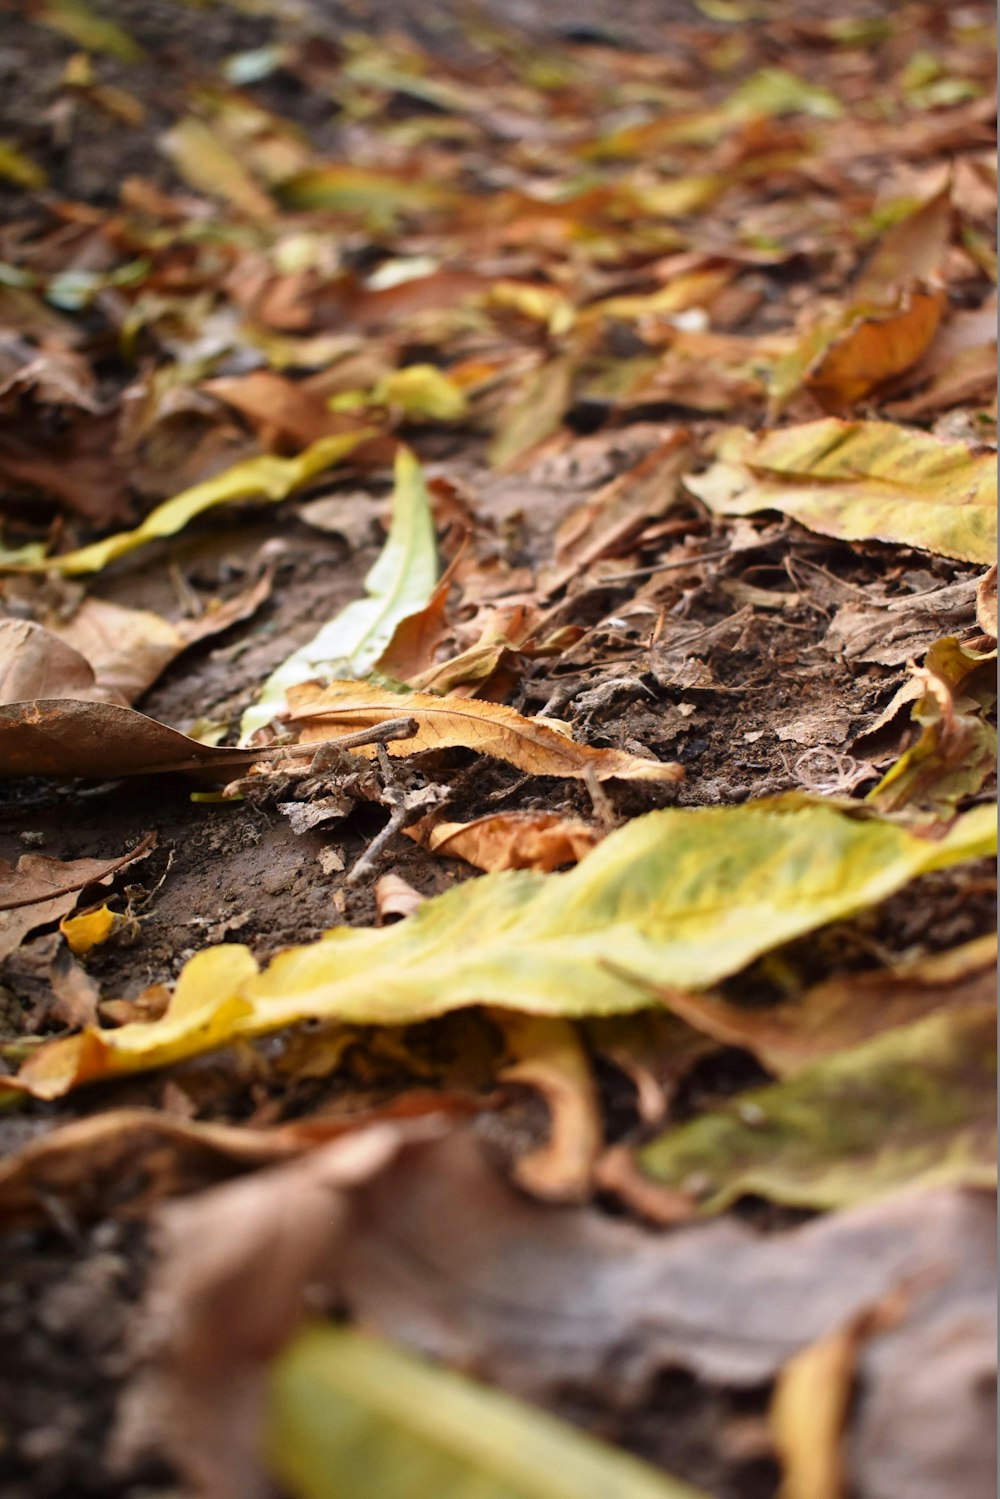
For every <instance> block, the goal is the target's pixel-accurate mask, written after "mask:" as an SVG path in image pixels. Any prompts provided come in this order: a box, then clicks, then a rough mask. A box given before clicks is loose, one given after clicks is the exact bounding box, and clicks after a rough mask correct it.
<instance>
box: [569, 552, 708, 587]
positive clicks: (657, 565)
mask: <svg viewBox="0 0 1000 1499" xmlns="http://www.w3.org/2000/svg"><path fill="white" fill-rule="evenodd" d="M728 553H729V547H725V548H724V549H723V550H722V551H721V552H699V553H698V555H697V556H694V557H678V558H676V559H675V560H674V561H673V562H650V563H649V564H648V566H646V567H634V568H632V570H631V571H630V572H627V573H605V575H604V576H603V577H602V578H600V579H599V580H598V581H599V582H601V583H631V582H632V579H633V578H647V577H649V576H650V575H651V574H653V573H671V572H674V571H676V569H677V568H681V567H697V565H698V563H699V562H718V561H719V559H720V558H721V557H725V556H727V555H728Z"/></svg>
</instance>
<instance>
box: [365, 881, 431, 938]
mask: <svg viewBox="0 0 1000 1499" xmlns="http://www.w3.org/2000/svg"><path fill="white" fill-rule="evenodd" d="M426 898H427V897H426V896H424V895H421V894H420V891H419V890H414V888H413V886H412V885H411V884H409V882H408V881H407V880H404V879H403V877H402V876H401V875H398V874H383V875H380V876H379V878H378V879H377V880H376V881H375V912H376V915H377V916H378V925H379V926H385V924H386V921H387V920H388V918H389V917H395V918H396V919H397V920H398V919H399V918H400V917H402V916H412V915H413V913H414V911H416V910H418V909H419V907H420V906H422V905H423V903H424V901H425V900H426Z"/></svg>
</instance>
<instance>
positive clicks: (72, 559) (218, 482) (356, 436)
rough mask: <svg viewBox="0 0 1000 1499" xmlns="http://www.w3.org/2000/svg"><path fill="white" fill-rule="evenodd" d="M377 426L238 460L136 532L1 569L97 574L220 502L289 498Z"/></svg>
mask: <svg viewBox="0 0 1000 1499" xmlns="http://www.w3.org/2000/svg"><path fill="white" fill-rule="evenodd" d="M371 436H372V432H371V430H362V431H358V432H343V433H338V434H337V435H336V436H334V437H322V438H320V440H319V442H314V443H313V444H312V446H311V447H308V448H306V449H305V451H304V452H302V453H299V454H298V456H297V457H295V458H275V457H273V456H272V455H271V454H270V453H264V454H262V455H261V456H260V457H259V458H248V459H247V460H246V461H245V462H244V463H236V464H234V465H233V467H232V468H227V469H226V470H225V472H224V473H221V474H216V476H215V478H214V479H206V480H205V482H204V483H203V484H195V485H194V487H193V488H192V489H185V490H184V491H183V492H182V493H181V494H177V495H174V497H173V499H170V500H165V501H164V503H163V504H162V505H157V507H156V509H155V510H153V511H151V513H150V514H149V515H147V516H146V519H145V520H144V521H143V522H142V524H141V525H139V526H136V528H135V530H134V531H117V532H116V533H115V534H114V535H113V536H106V537H105V538H104V540H103V541H95V542H93V543H92V544H91V545H90V546H86V547H80V548H79V549H78V550H77V551H75V552H64V553H63V555H62V556H61V557H45V558H42V559H41V560H40V561H38V562H35V561H26V560H25V561H17V562H15V561H12V560H10V558H11V556H12V555H16V554H10V553H8V554H7V556H6V558H5V557H4V556H3V555H2V554H0V572H59V573H63V574H64V575H65V576H67V577H76V576H78V575H80V574H83V573H96V572H98V571H100V569H101V568H102V567H107V565H108V563H109V562H114V561H115V559H116V558H117V557H123V556H124V555H125V554H126V552H131V551H134V550H135V548H136V547H140V546H142V545H143V543H144V542H147V541H157V540H159V539H160V538H161V537H164V536H175V535H176V534H177V532H178V531H182V530H183V529H184V527H185V526H187V525H189V524H190V523H191V521H193V520H194V519H195V518H196V517H197V516H199V515H201V514H202V513H203V512H204V511H206V510H211V509H213V508H214V507H215V506H216V505H226V504H229V503H231V502H232V501H234V500H269V501H272V502H275V501H277V500H283V499H284V498H285V497H286V495H289V494H291V492H292V490H293V489H297V488H298V487H299V485H300V484H306V483H308V481H309V480H310V479H313V478H315V476H316V475H317V474H321V473H322V472H323V470H324V469H327V468H331V467H332V466H333V464H335V463H339V462H340V460H341V459H342V458H346V457H347V455H348V454H349V453H352V452H353V451H354V449H355V448H356V447H357V446H358V444H359V443H361V442H363V441H364V440H365V438H367V437H371Z"/></svg>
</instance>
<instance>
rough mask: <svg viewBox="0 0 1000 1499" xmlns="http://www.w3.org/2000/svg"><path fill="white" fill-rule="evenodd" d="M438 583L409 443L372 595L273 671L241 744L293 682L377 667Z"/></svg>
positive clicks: (401, 455)
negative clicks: (403, 624)
mask: <svg viewBox="0 0 1000 1499" xmlns="http://www.w3.org/2000/svg"><path fill="white" fill-rule="evenodd" d="M436 582H437V547H436V543H435V536H434V518H433V516H432V514H431V507H430V501H429V499H428V497H427V486H426V485H425V484H424V476H423V471H422V469H421V467H420V465H419V463H418V462H417V460H416V459H415V458H414V456H413V454H412V453H411V452H410V451H409V449H408V448H400V449H399V451H398V452H397V454H396V484H395V488H394V489H393V492H392V524H391V525H390V527H389V535H388V537H387V539H386V543H385V546H384V547H383V548H382V551H381V552H380V553H379V555H378V557H377V559H376V561H375V563H374V565H373V566H372V568H371V570H370V571H369V573H368V576H367V577H366V578H365V590H366V592H367V594H368V597H367V598H364V599H356V600H355V601H354V603H352V604H348V606H347V608H346V609H342V610H341V612H340V613H339V614H337V615H335V617H334V618H333V619H331V620H329V621H328V622H327V623H326V624H325V625H324V626H323V628H322V629H321V630H320V631H318V633H317V634H316V635H314V636H313V638H312V640H310V641H309V642H308V644H306V645H303V646H300V647H299V649H298V650H297V651H295V652H294V653H293V654H292V655H291V656H289V657H288V659H287V661H283V662H282V664H281V665H280V666H279V667H278V668H277V670H276V671H274V672H272V673H271V675H270V676H269V677H268V679H267V681H266V682H265V683H264V686H263V688H262V689H261V693H260V696H259V697H258V699H257V701H256V702H255V703H253V704H252V705H251V706H250V707H249V708H248V709H247V710H246V712H245V713H244V715H243V718H242V719H241V721H240V734H241V742H243V743H246V741H247V740H248V739H249V738H250V736H251V734H253V733H254V732H255V731H256V730H257V729H261V728H263V727H264V726H265V725H266V724H269V723H270V722H271V720H272V719H273V718H276V717H277V716H278V714H279V713H282V712H284V710H285V708H286V706H287V704H286V699H285V694H286V692H287V691H288V689H289V687H297V686H298V684H299V683H300V682H311V681H313V680H319V681H330V680H332V679H333V678H334V677H363V676H365V675H366V674H367V673H368V672H370V671H371V670H372V668H373V667H374V666H375V663H376V662H377V661H378V659H379V657H380V656H381V654H382V652H383V651H384V650H385V648H386V646H387V645H388V644H389V641H390V640H391V639H392V636H393V632H394V631H395V629H396V626H397V625H398V624H399V623H400V622H401V621H402V620H404V619H406V618H407V617H408V616H409V615H411V614H415V613H416V612H417V611H418V610H420V609H424V608H426V606H427V603H428V601H429V599H430V596H431V594H432V593H433V592H434V585H435V583H436Z"/></svg>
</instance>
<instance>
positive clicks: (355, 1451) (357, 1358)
mask: <svg viewBox="0 0 1000 1499" xmlns="http://www.w3.org/2000/svg"><path fill="white" fill-rule="evenodd" d="M268 1386H269V1395H268V1402H267V1414H266V1417H265V1420H266V1422H267V1450H268V1454H269V1458H270V1466H271V1468H272V1469H273V1471H274V1473H275V1474H276V1475H277V1477H278V1478H279V1479H280V1481H281V1483H282V1486H283V1487H285V1488H286V1489H287V1490H288V1492H289V1494H290V1495H292V1496H294V1499H332V1496H333V1495H334V1494H335V1493H340V1492H344V1493H347V1492H349V1491H350V1490H351V1489H357V1486H358V1481H359V1479H361V1481H362V1482H363V1483H364V1485H366V1486H368V1485H370V1486H371V1488H370V1492H373V1493H377V1494H378V1495H379V1499H406V1496H407V1495H409V1494H411V1493H412V1492H413V1475H414V1473H415V1472H419V1474H420V1482H421V1484H422V1485H423V1486H424V1492H425V1493H427V1494H433V1495H434V1496H435V1499H462V1496H464V1495H466V1494H469V1493H470V1492H473V1491H474V1492H475V1494H476V1495H477V1496H481V1499H606V1496H607V1495H609V1494H614V1495H615V1496H616V1499H699V1496H698V1492H697V1491H696V1490H694V1489H693V1488H690V1487H689V1486H688V1485H687V1484H681V1483H679V1482H677V1480H675V1479H672V1478H669V1477H668V1476H667V1475H666V1474H665V1473H662V1472H658V1471H657V1470H656V1469H655V1468H652V1467H649V1466H647V1465H646V1464H645V1463H641V1462H640V1461H639V1460H638V1458H634V1457H631V1456H629V1455H628V1454H627V1453H624V1452H622V1451H620V1450H618V1449H616V1448H614V1447H611V1446H606V1445H605V1444H604V1443H603V1442H599V1441H597V1440H596V1439H595V1438H594V1437H591V1436H587V1435H586V1434H585V1433H583V1432H581V1431H579V1430H577V1429H576V1428H574V1427H572V1426H570V1425H569V1424H568V1423H564V1422H561V1421H557V1420H556V1419H555V1418H554V1417H552V1416H550V1415H547V1414H546V1413H545V1412H543V1411H539V1410H535V1409H533V1408H532V1407H531V1406H529V1405H522V1404H520V1403H519V1402H518V1401H516V1400H513V1399H511V1397H510V1396H509V1395H504V1394H502V1393H500V1392H499V1391H497V1390H490V1389H487V1388H485V1387H483V1386H482V1385H476V1384H473V1383H472V1381H471V1380H470V1379H467V1378H464V1377H462V1376H461V1375H458V1374H454V1373H452V1372H451V1371H449V1370H447V1369H441V1368H439V1367H435V1366H434V1365H433V1364H430V1363H427V1362H424V1361H423V1360H420V1359H417V1358H415V1357H414V1356H413V1355H412V1354H407V1353H404V1352H402V1351H401V1350H399V1349H396V1348H393V1347H392V1345H391V1344H389V1343H384V1342H381V1341H377V1340H376V1339H373V1338H367V1337H364V1336H363V1335H361V1334H359V1333H356V1332H351V1331H349V1330H347V1329H345V1328H336V1327H332V1326H330V1325H329V1324H326V1325H323V1324H320V1323H316V1324H314V1325H313V1326H312V1327H307V1328H305V1329H304V1330H303V1331H302V1332H300V1333H299V1334H298V1336H297V1337H296V1338H295V1339H294V1341H293V1342H292V1343H291V1345H290V1346H289V1347H288V1348H286V1349H284V1350H283V1351H282V1353H281V1354H280V1355H279V1357H278V1359H277V1360H276V1362H275V1365H274V1367H273V1368H272V1369H271V1371H270V1374H269V1379H268ZM346 1432H349V1433H350V1437H349V1440H345V1433H346ZM362 1474H363V1478H361V1475H362ZM229 1492H230V1493H231V1494H233V1495H234V1496H235V1495H236V1492H237V1490H236V1487H235V1486H231V1487H230V1490H229ZM701 1499H706V1496H704V1495H702V1496H701Z"/></svg>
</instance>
